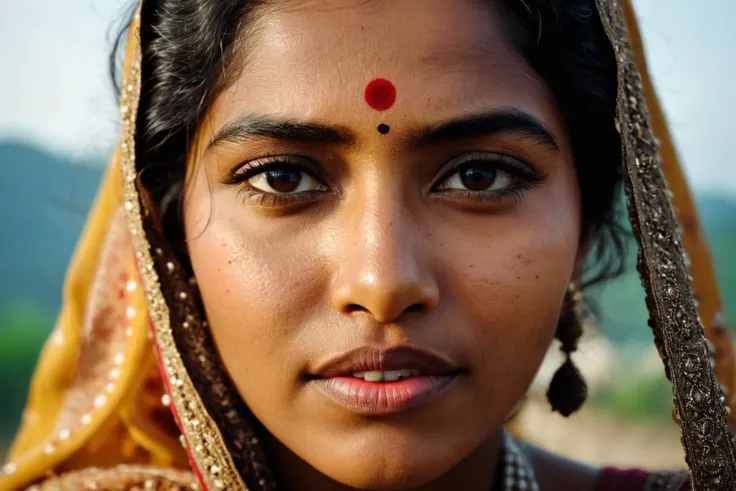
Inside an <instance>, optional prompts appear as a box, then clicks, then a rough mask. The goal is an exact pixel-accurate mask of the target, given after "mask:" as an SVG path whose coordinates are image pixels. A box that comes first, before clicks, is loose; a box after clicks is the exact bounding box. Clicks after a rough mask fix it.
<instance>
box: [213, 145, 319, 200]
mask: <svg viewBox="0 0 736 491" xmlns="http://www.w3.org/2000/svg"><path fill="white" fill-rule="evenodd" d="M315 174H316V171H315V165H314V164H313V163H312V162H311V161H310V160H309V159H306V158H304V157H298V156H294V155H281V156H269V157H264V158H260V159H255V160H251V161H249V162H246V163H245V164H243V165H241V166H240V167H238V168H236V169H234V170H233V171H232V172H231V173H230V175H229V176H228V177H227V178H226V179H225V183H226V184H237V185H239V186H240V192H241V193H242V194H243V195H244V197H246V198H248V199H255V200H256V203H257V204H258V205H259V206H267V207H277V206H283V205H288V204H293V203H299V202H309V201H313V200H314V199H315V198H316V197H317V195H318V194H320V193H324V192H325V191H327V187H326V186H325V185H324V184H322V182H321V181H320V180H319V179H317V178H316V177H315Z"/></svg>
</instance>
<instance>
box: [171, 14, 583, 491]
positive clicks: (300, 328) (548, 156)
mask: <svg viewBox="0 0 736 491" xmlns="http://www.w3.org/2000/svg"><path fill="white" fill-rule="evenodd" d="M500 22H501V20H500V18H499V17H498V15H497V14H496V13H495V12H494V11H493V10H492V9H490V8H489V7H488V6H481V5H479V4H477V3H474V2H468V1H466V0H392V1H390V2H389V1H386V2H383V1H372V2H364V1H360V2H358V1H350V0H342V1H338V0H322V1H287V2H278V4H277V5H266V6H265V7H264V8H263V9H262V10H261V11H260V13H259V15H258V16H256V20H255V24H254V25H253V26H251V27H253V29H248V31H249V34H248V35H247V37H246V38H245V39H244V43H243V48H244V49H243V54H242V55H241V56H242V59H240V60H236V61H237V63H236V64H239V65H241V68H242V69H241V70H238V72H237V73H236V74H235V76H234V80H233V83H231V84H230V85H229V86H228V88H227V89H226V90H225V91H224V92H222V93H221V94H220V96H219V97H218V98H217V100H216V101H215V103H214V104H213V106H212V107H211V108H210V110H209V112H208V114H207V117H206V120H205V121H204V123H203V124H202V127H201V128H200V130H199V132H198V137H197V139H196V141H195V142H194V143H193V145H192V149H191V151H190V159H189V160H190V163H189V169H188V174H189V175H188V188H187V194H186V197H185V201H184V220H185V230H186V238H187V245H188V249H189V253H190V256H191V260H192V264H193V268H194V271H195V275H196V277H197V280H198V284H199V287H200V290H201V293H202V297H203V301H204V305H205V309H206V312H207V316H208V319H209V322H210V325H211V329H212V332H213V335H214V338H215V341H216V343H217V346H218V349H219V351H220V354H221V356H222V359H223V361H224V363H225V365H226V367H227V369H228V371H229V373H230V375H231V377H232V379H233V380H234V382H235V384H236V386H237V388H238V390H239V391H240V393H241V394H242V396H243V398H244V400H245V401H246V403H247V404H248V405H249V407H250V408H251V409H252V410H253V412H254V413H255V415H256V416H257V417H258V418H259V420H260V421H261V422H262V423H263V425H264V426H265V427H266V429H267V430H268V431H269V432H270V433H271V435H273V439H272V441H271V442H270V447H269V453H270V457H271V460H272V461H273V463H274V466H275V467H276V470H277V474H278V475H279V476H280V478H281V479H282V480H283V481H284V482H283V483H282V484H284V485H285V488H286V489H323V490H331V489H335V490H337V489H349V488H360V489H437V490H441V489H465V490H470V491H472V490H476V489H477V490H488V489H491V486H492V480H493V479H494V472H495V462H496V457H497V452H498V445H499V439H498V430H499V428H500V427H501V426H502V425H503V423H504V421H505V420H506V418H507V415H508V414H509V413H510V412H511V410H512V409H513V407H514V405H515V404H516V403H517V402H518V401H519V400H520V399H521V398H522V397H523V395H524V393H525V391H526V389H527V387H528V386H529V384H530V382H531V380H532V378H533V376H534V374H535V373H536V371H537V369H538V367H539V365H540V363H541V361H542V358H543V356H544V354H545V352H546V350H547V348H548V346H549V345H550V342H551V341H552V338H553V334H554V330H555V327H556V323H557V319H558V317H559V313H560V308H561V305H562V300H563V296H564V293H565V289H566V286H567V284H568V283H569V281H570V280H571V278H572V277H573V275H574V271H575V268H576V265H577V264H578V262H579V259H580V257H581V256H582V252H581V251H580V248H579V243H580V235H581V230H580V218H579V217H580V203H579V194H578V187H577V186H578V184H577V180H576V176H575V171H574V166H573V160H572V157H571V152H570V149H569V143H568V141H567V135H566V131H565V128H564V123H563V121H562V120H561V117H560V115H559V113H558V111H557V109H556V107H555V102H554V98H553V96H552V94H550V93H549V91H548V89H547V88H546V87H545V84H544V83H543V81H541V80H539V78H538V77H536V76H535V74H534V73H532V72H531V70H530V69H529V68H528V66H527V65H526V64H525V62H524V60H523V58H522V57H521V56H520V55H519V54H517V53H516V52H514V50H513V49H511V47H510V46H509V45H508V43H507V42H506V40H505V39H504V37H503V34H502V31H501V29H500V28H499V23H500ZM458 26H462V28H461V29H459V28H458ZM246 53H247V54H246ZM376 78H386V79H388V80H390V81H391V82H392V83H393V84H394V85H395V86H396V88H397V100H396V103H395V104H394V105H393V107H391V108H390V109H388V110H386V111H382V112H378V111H375V110H373V109H371V108H370V107H369V106H368V105H367V104H366V101H365V99H364V90H365V87H366V84H367V83H368V82H370V81H371V80H373V79H376ZM508 109H515V110H522V111H524V112H526V113H528V114H529V115H532V116H533V117H534V118H536V119H537V120H538V121H539V122H540V123H541V125H542V126H544V127H545V128H546V129H547V131H549V133H550V134H551V135H552V136H553V138H554V140H555V141H556V144H557V146H558V147H559V148H558V149H554V148H552V147H551V146H550V145H547V144H544V143H542V142H540V141H539V139H538V138H531V137H530V136H528V135H523V134H518V133H513V132H506V133H503V134H495V135H483V136H476V137H472V138H466V139H459V140H456V141H451V142H439V143H435V144H432V145H428V146H427V145H419V144H416V143H413V142H412V141H411V139H409V135H410V134H413V133H416V132H417V131H418V130H420V129H421V128H423V127H425V126H432V125H438V124H441V123H444V122H446V121H448V120H453V119H457V118H461V117H466V116H468V115H471V114H477V113H485V112H489V111H494V110H508ZM252 114H257V115H261V116H267V117H269V118H273V119H288V120H289V121H295V122H300V123H318V124H321V125H326V126H331V127H332V126H335V127H339V128H340V129H341V130H342V131H343V132H344V133H348V134H349V135H350V137H351V138H350V139H351V141H350V142H348V143H347V144H342V145H337V144H332V143H324V142H311V143H304V142H295V141H286V140H281V139H274V138H260V137H259V138H249V139H241V140H240V141H228V142H224V143H222V144H219V145H216V146H214V147H212V148H210V149H207V146H208V143H209V142H210V141H211V140H212V139H213V137H214V136H215V135H216V134H217V133H218V132H219V131H220V130H221V129H222V128H223V127H224V126H225V125H227V124H228V123H230V122H232V121H234V120H236V119H237V118H240V117H242V116H245V115H252ZM381 123H385V124H388V125H390V128H391V131H390V133H389V134H387V135H382V134H380V133H379V132H378V131H377V129H376V128H377V126H378V125H379V124H381ZM470 152H486V153H490V154H494V155H497V154H504V155H507V156H510V157H512V158H515V159H520V160H521V161H523V162H526V163H527V164H528V165H529V166H531V167H532V168H533V169H534V171H535V172H536V173H537V174H539V175H540V176H543V178H541V180H540V181H539V182H536V183H533V184H532V183H527V184H526V185H525V187H526V188H528V189H524V190H520V191H519V192H518V193H517V194H516V195H509V194H506V195H505V196H496V197H493V196H491V197H490V198H489V199H487V200H485V201H478V200H474V199H472V198H471V197H468V193H469V192H468V191H467V189H464V188H463V187H462V184H461V183H460V180H459V179H458V174H457V172H455V173H454V177H452V176H453V174H451V172H452V171H450V167H449V166H448V164H449V163H450V162H451V161H452V160H453V159H455V158H457V157H458V156H463V155H466V154H468V153H470ZM284 155H290V156H299V157H302V158H303V159H309V162H311V167H307V168H306V169H307V171H313V173H314V175H315V177H314V178H312V177H310V176H309V174H308V173H307V174H301V179H302V180H301V181H300V185H299V186H300V187H299V189H300V190H302V189H303V190H310V191H312V192H310V193H306V194H302V196H303V197H302V198H299V199H297V200H292V201H291V202H290V203H288V204H274V203H273V202H272V201H271V200H269V199H266V200H265V201H259V200H258V198H257V196H254V195H252V194H248V192H247V189H251V192H252V191H253V189H254V188H253V186H257V187H259V188H261V191H262V192H270V193H273V192H274V189H273V188H269V187H268V186H267V184H266V180H265V179H264V177H265V174H261V175H260V176H258V177H252V178H251V179H250V181H248V182H247V183H231V182H228V181H229V178H230V176H231V175H232V173H233V172H240V170H239V169H241V168H242V166H243V165H244V164H246V163H248V162H251V163H252V162H254V161H259V159H260V160H261V161H262V160H263V158H264V157H267V158H269V159H277V160H278V158H280V156H284ZM296 162H297V163H299V162H302V160H296ZM494 165H495V164H493V161H490V163H489V162H483V163H481V164H480V167H481V168H488V167H489V166H490V168H493V166H494ZM484 166H485V167H484ZM475 167H476V168H477V167H478V166H475ZM297 175H299V174H298V173H297ZM519 181H521V182H522V184H523V179H519V178H516V177H513V176H510V175H509V174H505V173H504V172H503V171H499V174H497V176H496V181H495V183H496V184H504V183H511V184H518V183H519ZM442 182H445V183H451V184H450V187H451V189H443V190H442V191H440V190H437V189H435V188H434V187H433V186H436V185H439V184H441V183H442ZM249 183H250V186H249ZM501 191H503V190H501ZM471 192H473V191H471ZM474 192H476V193H480V194H484V193H485V194H486V195H489V194H492V193H489V192H486V191H474ZM291 194H292V196H295V195H296V193H293V192H292V193H291ZM398 345H404V346H415V347H419V348H421V349H424V350H428V351H432V352H435V353H440V354H441V355H442V356H444V357H445V358H447V359H449V360H451V361H452V362H453V364H455V365H456V366H457V367H460V368H462V370H463V372H462V374H461V375H460V376H459V377H458V379H457V380H456V381H455V383H454V384H453V385H452V386H451V387H450V388H449V389H448V390H446V391H445V392H444V393H443V394H441V395H440V396H439V397H438V398H436V399H434V400H433V401H431V402H430V403H428V404H425V405H422V406H419V407H416V408H413V409H411V410H408V411H405V412H402V413H398V414H392V415H388V416H381V417H366V416H360V415H357V414H355V413H353V412H350V411H348V410H347V409H345V408H343V407H342V406H340V405H338V404H336V403H335V402H334V401H332V400H331V399H329V398H327V397H326V396H325V395H324V394H322V393H321V392H319V391H317V390H316V389H315V388H314V387H312V385H311V384H310V383H308V381H307V380H306V378H305V377H306V375H307V374H309V373H311V372H312V371H313V370H314V369H315V367H317V366H318V365H319V364H320V363H322V362H324V361H325V360H327V359H328V358H330V357H332V356H335V355H337V354H339V353H342V352H345V351H346V350H349V349H353V348H357V347H361V346H375V347H384V348H385V347H391V346H398ZM532 460H534V459H532ZM535 462H536V461H535ZM535 466H537V464H536V463H535ZM542 467H544V466H542ZM542 479H545V478H544V477H542ZM544 489H547V488H544ZM549 489H554V487H553V488H549ZM560 489H562V488H560ZM565 489H577V488H575V487H567V488H565ZM580 489H582V488H580Z"/></svg>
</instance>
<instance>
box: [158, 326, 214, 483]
mask: <svg viewBox="0 0 736 491" xmlns="http://www.w3.org/2000/svg"><path fill="white" fill-rule="evenodd" d="M148 324H149V326H150V327H151V331H153V332H154V336H155V330H154V327H153V321H151V318H150V317H149V318H148ZM152 344H153V350H154V351H155V352H156V363H157V364H158V370H159V372H160V373H161V378H162V379H163V382H164V388H165V389H166V393H167V394H169V397H171V387H170V386H169V377H168V376H167V375H166V371H165V370H164V366H163V364H162V356H161V351H160V350H159V348H158V344H156V342H155V341H154V342H153V343H152ZM169 411H171V414H173V415H174V421H175V422H176V426H177V427H179V431H180V432H181V434H182V435H184V426H183V425H182V424H181V419H179V413H178V412H177V411H176V407H175V406H174V403H173V401H172V402H171V404H169ZM184 439H186V436H184ZM184 452H186V454H187V460H189V467H191V468H192V471H194V475H195V476H196V477H197V480H198V481H199V484H200V486H201V487H202V489H203V490H204V491H208V488H207V485H206V484H205V482H204V476H202V472H201V471H200V470H199V467H197V464H196V463H195V462H194V458H193V457H192V454H191V452H190V451H189V441H188V440H187V446H186V447H185V448H184Z"/></svg>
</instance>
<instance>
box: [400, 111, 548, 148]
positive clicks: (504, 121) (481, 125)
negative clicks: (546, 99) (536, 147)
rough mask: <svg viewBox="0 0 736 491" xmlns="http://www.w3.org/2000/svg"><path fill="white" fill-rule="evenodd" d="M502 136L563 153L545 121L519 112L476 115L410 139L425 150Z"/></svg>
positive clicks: (434, 127)
mask: <svg viewBox="0 0 736 491" xmlns="http://www.w3.org/2000/svg"><path fill="white" fill-rule="evenodd" d="M502 133H516V134H520V135H523V136H526V137H529V138H532V139H533V140H536V141H537V142H538V143H541V144H542V145H545V146H547V147H550V148H551V149H553V150H559V149H560V146H559V145H558V144H557V141H556V140H555V138H554V137H553V136H552V133H550V132H549V131H548V130H547V129H546V128H545V127H544V124H542V122H541V121H539V120H538V119H537V118H536V117H534V116H532V115H531V114H529V113H527V112H526V111H522V110H519V109H508V110H500V111H491V112H485V113H480V114H474V115H470V116H465V117H462V118H458V119H454V120H450V121H446V122H443V123H439V124H437V125H432V126H427V127H425V128H423V129H422V130H420V131H419V132H417V133H416V134H410V135H409V139H410V140H411V141H412V142H413V143H414V144H416V145H418V146H424V145H434V144H438V143H443V142H448V141H457V140H466V139H472V138H478V137H482V136H491V135H495V134H502Z"/></svg>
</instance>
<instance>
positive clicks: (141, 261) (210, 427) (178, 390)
mask: <svg viewBox="0 0 736 491" xmlns="http://www.w3.org/2000/svg"><path fill="white" fill-rule="evenodd" d="M140 12H141V9H140V7H139V8H138V11H137V13H136V16H135V19H134V21H133V25H132V26H131V29H134V30H135V39H136V46H135V47H134V50H135V51H134V57H133V60H132V61H131V65H130V67H129V69H128V70H127V73H126V76H125V78H124V81H123V85H122V91H121V104H120V114H121V118H122V122H121V124H122V128H121V129H122V131H121V133H122V136H121V141H120V146H121V151H122V160H121V164H122V165H121V167H122V171H123V187H124V198H125V201H124V204H123V208H124V210H125V214H126V218H127V221H128V226H129V229H130V234H131V236H132V240H133V249H134V251H135V257H136V261H137V264H138V270H139V272H140V275H141V281H142V284H143V287H144V290H145V294H146V301H147V303H148V314H149V316H150V319H151V323H152V328H153V332H154V336H155V344H156V346H157V349H158V357H159V362H160V363H161V365H162V368H163V372H164V373H163V378H164V383H165V385H166V386H167V391H168V393H169V395H170V398H171V406H170V407H171V409H172V412H173V413H174V416H175V418H176V420H177V424H178V425H179V428H180V430H181V431H182V433H183V435H182V444H183V445H184V446H185V448H186V449H187V452H188V453H189V455H190V461H191V464H192V467H193V470H194V471H195V473H197V475H198V478H199V479H200V480H201V481H202V485H203V486H204V487H205V489H213V490H217V489H228V490H242V491H247V488H246V486H245V483H244V482H243V481H242V479H241V478H240V475H239V473H238V471H237V470H236V467H235V465H234V463H233V460H232V458H231V455H230V452H229V451H228V449H227V447H226V445H225V442H224V440H223V437H222V435H221V434H220V431H219V430H218V428H217V426H216V425H215V424H214V422H213V420H212V418H210V416H209V415H208V413H207V411H206V409H205V406H204V404H203V402H202V400H201V398H200V395H199V394H198V393H197V391H196V389H195V388H194V385H193V383H192V380H191V378H190V376H189V373H188V372H187V370H186V368H185V365H184V362H183V360H182V358H181V356H180V353H179V351H178V350H177V347H176V342H175V340H174V335H173V332H172V329H171V324H170V317H169V307H168V305H167V304H166V301H165V299H164V296H163V293H162V291H161V283H160V282H159V276H158V274H157V272H156V270H155V267H154V261H153V258H152V256H151V251H150V244H149V241H148V238H147V236H146V232H145V229H144V227H143V210H142V204H141V201H140V195H139V193H138V190H137V188H136V176H137V172H136V166H135V127H136V118H137V115H138V102H139V98H140V90H141V37H140V15H141V13H140Z"/></svg>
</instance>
